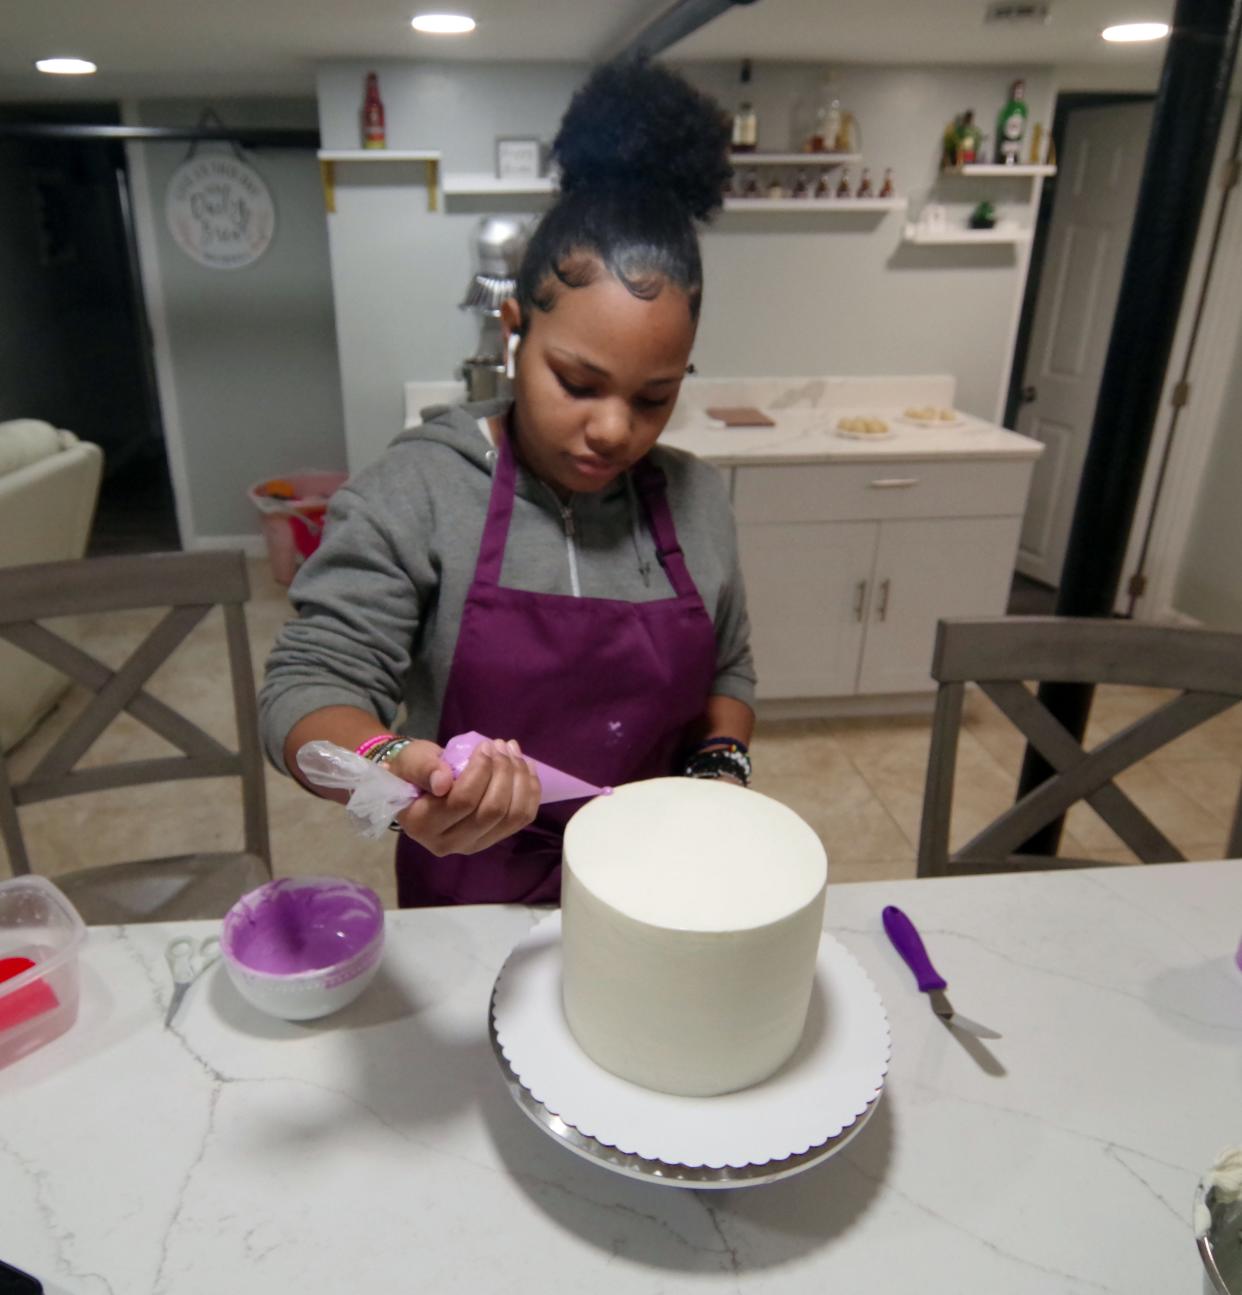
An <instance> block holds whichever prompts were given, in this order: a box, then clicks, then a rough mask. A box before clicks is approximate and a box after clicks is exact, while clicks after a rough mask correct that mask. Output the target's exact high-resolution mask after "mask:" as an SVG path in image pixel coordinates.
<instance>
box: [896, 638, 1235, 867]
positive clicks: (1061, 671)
mask: <svg viewBox="0 0 1242 1295" xmlns="http://www.w3.org/2000/svg"><path fill="white" fill-rule="evenodd" d="M932 677H933V678H935V679H936V680H937V681H938V682H939V685H940V688H939V692H938V693H937V696H936V711H935V717H934V720H933V723H932V745H931V754H930V757H929V760H928V767H927V787H926V794H925V796H924V800H923V824H922V831H921V833H920V837H919V865H918V875H919V876H920V877H938V876H944V875H946V874H949V873H975V872H1013V871H1019V870H1025V869H1038V868H1074V867H1087V866H1090V864H1091V860H1089V859H1081V860H1079V859H1062V858H1044V857H1040V856H1032V855H1021V854H1018V853H1016V851H1017V850H1019V848H1020V847H1021V846H1022V844H1023V843H1024V842H1025V841H1027V840H1029V838H1030V837H1031V835H1032V834H1033V833H1035V832H1037V831H1038V830H1039V829H1040V828H1042V827H1044V826H1045V825H1046V824H1048V823H1050V822H1052V821H1053V820H1054V819H1056V818H1058V817H1059V816H1060V815H1061V814H1063V813H1064V812H1065V811H1066V810H1067V809H1069V808H1070V806H1071V805H1073V804H1075V803H1076V802H1077V801H1080V800H1085V801H1086V802H1087V803H1088V804H1089V805H1091V807H1092V808H1093V809H1095V810H1096V812H1097V813H1098V814H1099V815H1100V817H1101V818H1103V819H1104V821H1105V822H1106V823H1107V824H1108V825H1109V827H1111V828H1112V829H1113V831H1114V832H1116V833H1117V835H1118V836H1119V837H1120V838H1121V839H1122V841H1124V842H1125V844H1126V845H1127V846H1128V847H1129V848H1130V849H1131V850H1133V851H1134V853H1135V854H1136V855H1137V856H1138V857H1139V859H1141V860H1142V861H1143V862H1144V863H1166V862H1173V861H1180V860H1182V858H1183V856H1182V854H1181V852H1180V851H1179V850H1178V849H1177V847H1176V846H1175V845H1174V844H1173V843H1172V842H1171V841H1170V840H1169V839H1168V838H1167V837H1166V836H1165V835H1164V833H1163V832H1161V831H1160V829H1159V828H1158V827H1156V825H1155V824H1154V823H1153V822H1152V821H1151V820H1150V819H1149V818H1148V817H1147V815H1146V814H1144V813H1143V812H1142V810H1140V809H1139V808H1138V806H1137V805H1135V804H1134V802H1133V801H1132V800H1131V799H1130V798H1129V797H1128V796H1127V795H1126V794H1125V792H1123V791H1122V790H1121V789H1120V788H1119V787H1118V786H1117V784H1116V783H1115V782H1114V781H1113V779H1114V778H1115V777H1116V776H1117V775H1118V774H1119V773H1121V772H1122V771H1123V770H1125V769H1128V768H1130V767H1131V766H1132V765H1134V764H1137V763H1138V762H1139V761H1140V760H1142V759H1144V758H1145V757H1147V756H1149V755H1150V754H1151V753H1152V752H1153V751H1156V750H1158V749H1159V748H1160V747H1162V746H1165V745H1167V744H1168V743H1169V742H1172V741H1173V740H1174V739H1176V738H1178V737H1181V736H1182V734H1183V733H1186V732H1188V731H1189V730H1190V729H1192V728H1195V727H1196V726H1197V725H1199V724H1202V723H1203V722H1204V721H1205V720H1209V719H1211V718H1212V717H1213V716H1214V715H1219V714H1220V713H1221V712H1222V711H1225V710H1228V709H1229V708H1230V707H1231V706H1234V705H1236V704H1237V702H1238V701H1239V700H1242V634H1229V633H1223V632H1218V631H1213V630H1200V629H1179V628H1172V627H1168V626H1162V625H1148V624H1139V623H1135V622H1131V621H1119V620H1075V619H1065V618H1061V617H1055V616H1012V617H998V618H996V619H988V620H948V621H941V622H940V625H939V628H938V630H937V634H936V648H935V653H934V659H933V663H932ZM1027 681H1033V682H1035V683H1042V682H1045V681H1055V682H1064V683H1090V684H1126V685H1131V686H1141V687H1149V688H1166V689H1168V688H1172V689H1177V690H1178V691H1179V694H1180V695H1179V696H1177V697H1174V698H1172V699H1171V700H1170V701H1168V702H1166V703H1165V704H1164V705H1161V706H1158V707H1157V708H1156V709H1155V710H1153V711H1152V712H1151V713H1150V714H1148V715H1145V716H1143V718H1142V719H1139V720H1136V721H1135V722H1134V723H1133V724H1131V725H1129V727H1127V728H1126V729H1124V730H1123V731H1122V732H1120V733H1117V734H1116V735H1114V736H1113V737H1110V738H1108V739H1107V740H1105V741H1103V742H1101V743H1100V744H1099V745H1098V746H1096V747H1094V748H1093V749H1092V750H1090V751H1085V750H1084V749H1083V747H1082V746H1081V745H1080V744H1079V743H1078V742H1077V741H1075V739H1074V738H1073V737H1071V736H1070V734H1069V732H1068V731H1067V730H1066V729H1065V728H1064V726H1063V725H1062V724H1060V723H1059V722H1058V721H1057V720H1056V718H1055V717H1054V716H1053V715H1052V714H1051V713H1050V712H1049V711H1048V709H1047V708H1046V707H1045V706H1044V705H1043V704H1042V703H1041V702H1040V701H1039V700H1038V699H1037V697H1036V696H1035V694H1034V692H1033V691H1032V690H1031V688H1029V687H1028V686H1027ZM967 683H977V684H978V685H979V687H980V688H981V689H982V690H983V692H984V693H985V694H986V695H987V696H988V697H989V698H991V700H992V701H993V702H994V703H995V704H996V705H997V706H998V707H999V708H1000V710H1001V711H1003V712H1004V714H1005V715H1006V716H1007V717H1008V718H1009V719H1010V720H1011V721H1012V722H1013V724H1014V725H1015V726H1016V727H1017V728H1018V729H1019V730H1020V731H1021V732H1022V734H1023V735H1024V736H1025V737H1026V738H1027V739H1028V741H1029V742H1030V743H1031V744H1032V745H1033V746H1034V747H1035V748H1036V749H1037V750H1038V751H1039V752H1040V754H1041V755H1043V757H1044V758H1045V759H1046V760H1047V761H1048V763H1049V764H1050V765H1051V766H1052V767H1053V769H1054V770H1056V773H1055V774H1054V776H1053V777H1051V778H1050V779H1049V780H1048V781H1047V782H1045V783H1043V784H1042V785H1041V786H1039V787H1037V788H1036V789H1035V790H1034V791H1032V792H1030V793H1029V794H1028V795H1026V796H1024V797H1023V798H1022V799H1021V800H1020V801H1018V802H1017V804H1015V805H1013V806H1012V807H1011V808H1010V809H1008V810H1006V811H1005V813H1003V814H1002V815H1001V816H1000V817H999V818H997V819H996V820H995V821H994V822H993V823H992V824H990V825H989V826H988V827H987V828H985V829H984V830H983V831H982V832H980V833H979V834H978V835H977V836H975V837H974V838H973V840H971V841H969V842H967V844H966V845H964V846H963V847H962V848H961V849H960V850H958V851H957V852H956V853H955V854H953V855H951V856H950V854H949V850H948V843H949V817H950V808H951V804H952V798H953V778H954V766H955V764H956V760H957V742H958V733H959V732H960V730H961V724H962V703H963V701H964V698H965V690H966V685H967ZM1224 853H1225V856H1226V857H1230V858H1233V857H1236V856H1238V855H1242V796H1240V797H1239V800H1238V804H1237V808H1236V810H1235V813H1234V818H1233V825H1232V827H1231V829H1230V832H1229V839H1228V841H1227V842H1226V844H1225V848H1224Z"/></svg>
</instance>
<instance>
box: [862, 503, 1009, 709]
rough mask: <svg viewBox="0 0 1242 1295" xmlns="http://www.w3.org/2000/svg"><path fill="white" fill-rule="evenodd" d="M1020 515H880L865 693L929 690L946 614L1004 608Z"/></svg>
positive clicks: (979, 613)
mask: <svg viewBox="0 0 1242 1295" xmlns="http://www.w3.org/2000/svg"><path fill="white" fill-rule="evenodd" d="M1020 525H1021V523H1020V521H1019V520H1018V518H1016V517H971V518H966V519H964V520H960V521H959V520H956V519H951V518H942V519H937V520H929V521H916V522H882V523H881V524H880V543H879V548H878V549H877V551H876V560H875V577H874V579H875V590H874V593H873V594H872V596H871V606H870V615H869V618H868V622H867V639H866V642H865V643H864V644H863V657H862V670H861V671H860V672H859V676H858V691H859V692H860V693H896V692H926V691H928V690H929V689H931V688H934V687H935V686H936V685H935V682H934V680H933V679H932V677H931V663H932V648H933V647H934V646H935V643H936V622H937V621H938V620H940V618H941V617H942V616H1003V615H1004V613H1005V605H1006V603H1007V602H1008V599H1009V585H1010V583H1011V581H1012V579H1013V566H1012V562H1011V555H1012V553H1013V548H1014V544H1015V542H1016V541H1017V538H1018V536H1017V532H1018V527H1019V526H1020Z"/></svg>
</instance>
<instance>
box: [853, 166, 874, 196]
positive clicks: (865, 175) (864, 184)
mask: <svg viewBox="0 0 1242 1295" xmlns="http://www.w3.org/2000/svg"><path fill="white" fill-rule="evenodd" d="M854 196H855V197H856V198H871V197H873V196H874V195H873V194H872V192H871V168H870V167H869V166H864V167H863V169H862V178H861V179H860V180H859V181H858V192H857V193H856V194H855V195H854Z"/></svg>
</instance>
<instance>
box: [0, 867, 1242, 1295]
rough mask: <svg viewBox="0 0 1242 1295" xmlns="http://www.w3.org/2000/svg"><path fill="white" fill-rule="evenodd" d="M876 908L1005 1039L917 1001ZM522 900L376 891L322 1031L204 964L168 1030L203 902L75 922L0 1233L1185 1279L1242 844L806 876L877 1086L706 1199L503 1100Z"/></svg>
mask: <svg viewBox="0 0 1242 1295" xmlns="http://www.w3.org/2000/svg"><path fill="white" fill-rule="evenodd" d="M890 903H896V904H899V905H901V907H903V908H904V909H905V910H906V911H907V912H908V913H909V914H910V916H911V917H912V918H913V919H914V920H915V921H916V922H917V923H918V924H919V926H920V928H921V930H922V932H923V934H924V937H925V939H926V941H927V945H928V948H929V951H930V953H931V955H932V957H933V959H934V960H935V962H936V963H937V964H938V966H939V968H940V970H941V972H942V973H943V974H944V975H945V976H946V977H947V978H948V981H949V992H950V995H951V997H952V999H953V1002H954V1005H955V1006H956V1007H957V1009H958V1010H959V1011H960V1012H962V1013H964V1014H965V1015H968V1016H970V1017H972V1018H974V1019H975V1020H976V1021H979V1022H982V1023H985V1024H987V1025H988V1026H990V1027H992V1028H993V1029H996V1030H999V1031H1000V1032H1001V1034H1002V1036H1003V1037H1002V1038H1000V1039H999V1040H995V1041H992V1042H990V1043H988V1044H986V1045H983V1044H980V1043H969V1044H968V1043H967V1042H966V1041H963V1039H962V1038H961V1037H959V1036H958V1035H956V1034H955V1033H952V1032H950V1031H949V1030H947V1029H946V1028H945V1027H944V1025H942V1024H941V1022H940V1021H939V1020H938V1019H936V1018H934V1017H933V1016H932V1013H931V1011H930V1009H929V1007H928V1004H927V1001H926V1000H925V998H924V997H923V996H922V995H921V994H919V993H918V992H917V991H916V989H915V986H914V982H913V979H912V977H911V975H910V973H909V972H908V971H907V970H906V968H905V966H904V964H903V963H901V962H900V961H899V959H898V957H897V955H896V953H895V952H894V951H893V950H892V948H891V947H890V946H889V944H888V942H887V940H886V938H885V936H884V934H883V931H882V928H881V924H880V911H881V909H882V907H883V906H884V905H885V904H890ZM538 916H539V915H538V914H536V913H534V912H532V911H530V910H527V909H523V908H500V907H495V908H492V907H477V908H461V909H438V910H437V909H432V910H423V911H408V912H401V913H392V914H389V916H388V947H387V949H386V952H385V960H384V963H383V966H382V967H381V969H380V974H379V977H378V979H377V980H376V981H375V982H374V983H373V984H372V985H371V987H370V988H369V989H368V990H367V992H366V993H365V994H364V995H363V997H362V998H361V999H360V1000H359V1001H358V1002H357V1003H355V1004H353V1005H352V1006H351V1007H350V1008H348V1009H346V1010H345V1011H344V1012H342V1013H341V1014H340V1015H339V1016H337V1017H335V1018H330V1019H328V1020H326V1021H323V1022H320V1023H317V1024H310V1025H289V1024H283V1023H280V1022H276V1021H272V1020H269V1019H267V1018H264V1017H262V1016H259V1015H257V1014H256V1013H255V1012H254V1011H253V1010H252V1009H250V1008H249V1007H248V1006H246V1004H245V1003H243V1002H242V1001H241V1000H240V999H239V998H238V997H237V995H236V994H235V993H234V991H233V990H232V988H231V985H230V984H229V982H228V980H227V978H226V977H225V976H224V974H223V972H222V969H221V968H220V967H219V966H216V967H214V968H212V969H211V970H210V971H209V972H208V973H207V974H206V976H205V978H204V979H203V980H202V981H200V982H199V983H198V984H196V985H195V986H194V987H193V988H192V990H191V991H190V994H189V996H188V998H187V999H186V1001H185V1003H184V1005H183V1008H182V1014H181V1016H180V1018H179V1020H178V1024H177V1028H176V1029H175V1030H173V1031H168V1030H165V1029H164V1027H163V1016H164V1009H165V1006H166V1004H167V1001H168V994H169V989H170V983H169V975H168V970H167V967H166V966H165V963H164V957H163V951H164V946H165V943H166V941H167V940H168V939H169V938H170V937H171V936H172V935H174V934H183V933H206V932H207V931H208V930H210V929H211V926H210V924H208V923H192V924H183V925H179V926H131V927H123V928H97V929H93V930H92V931H91V932H90V937H89V941H88V944H87V946H86V949H85V952H84V996H83V1003H82V1011H81V1016H80V1019H79V1021H78V1023H77V1024H76V1025H75V1026H74V1027H73V1029H72V1030H71V1031H70V1032H69V1033H68V1034H66V1035H64V1036H63V1037H61V1038H60V1039H58V1040H56V1041H54V1042H52V1043H50V1044H48V1045H47V1046H45V1047H44V1048H43V1049H42V1050H40V1051H38V1052H34V1053H32V1054H30V1055H29V1056H27V1057H25V1058H24V1059H23V1060H21V1061H19V1062H17V1063H15V1064H14V1065H12V1066H10V1067H8V1068H7V1069H4V1070H0V1202H3V1209H2V1210H0V1258H3V1259H4V1260H6V1261H8V1262H10V1263H14V1264H17V1265H18V1266H20V1267H23V1268H25V1269H27V1270H30V1271H32V1272H34V1273H35V1274H36V1275H37V1276H39V1277H41V1278H43V1279H44V1280H45V1282H46V1283H47V1289H48V1290H49V1291H51V1292H53V1295H65V1293H66V1292H68V1293H69V1295H220V1292H229V1295H288V1293H291V1292H298V1293H299V1295H341V1293H342V1292H359V1295H361V1293H362V1292H370V1291H376V1292H384V1293H385V1295H388V1293H390V1292H391V1293H395V1292H407V1291H408V1292H420V1293H421V1292H427V1293H433V1292H434V1293H438V1292H450V1291H452V1292H469V1293H470V1295H490V1293H491V1292H497V1293H500V1292H504V1293H506V1295H527V1293H529V1295H554V1293H559V1292H567V1293H568V1292H572V1293H574V1295H577V1293H578V1292H584V1291H585V1292H592V1293H593V1295H609V1293H611V1292H617V1295H635V1293H636V1292H644V1293H648V1292H649V1293H650V1295H655V1293H656V1292H665V1293H670V1295H671V1293H674V1292H677V1293H680V1292H686V1293H690V1292H702V1291H716V1290H719V1291H755V1292H760V1291H762V1292H774V1293H775V1292H790V1293H793V1292H799V1293H801V1292H805V1293H806V1295H824V1292H843V1293H848V1295H908V1292H911V1291H920V1292H927V1293H928V1295H999V1293H1003V1295H1080V1293H1081V1295H1086V1293H1087V1292H1101V1291H1103V1292H1117V1295H1139V1293H1148V1292H1150V1293H1151V1295H1200V1292H1201V1291H1202V1290H1203V1286H1202V1275H1201V1270H1200V1266H1199V1259H1198V1255H1197V1254H1196V1251H1195V1246H1194V1239H1193V1236H1192V1232H1191V1205H1192V1198H1193V1189H1194V1185H1195V1181H1196V1178H1197V1177H1198V1175H1199V1173H1200V1172H1201V1171H1202V1170H1204V1169H1205V1168H1207V1167H1208V1166H1209V1165H1210V1164H1211V1162H1212V1161H1213V1160H1214V1158H1215V1156H1216V1154H1217V1153H1218V1152H1219V1151H1220V1150H1221V1149H1222V1148H1223V1147H1224V1146H1226V1145H1228V1144H1230V1143H1238V1142H1242V1102H1240V1101H1239V1091H1240V1090H1239V1058H1240V1057H1242V974H1240V973H1239V972H1238V969H1237V967H1236V966H1235V965H1234V962H1233V955H1234V952H1235V950H1236V948H1237V944H1238V937H1239V934H1242V861H1232V862H1224V863H1187V864H1170V865H1164V866H1152V867H1146V868H1142V867H1130V868H1110V869H1094V870H1091V871H1084V872H1076V873H1045V874H1042V875H1040V874H1035V875H1026V876H1001V877H982V878H957V879H951V880H939V881H905V882H891V883H868V884H863V885H852V886H839V887H834V888H830V890H829V895H828V907H827V918H826V926H827V928H828V929H829V930H830V931H831V932H833V933H834V934H835V935H836V936H837V937H838V938H839V939H840V940H841V941H842V942H843V943H844V944H845V945H846V946H848V948H849V949H850V950H851V951H852V952H853V953H854V954H855V956H856V957H857V958H858V959H859V961H860V962H861V963H862V965H863V966H864V968H865V969H866V971H867V973H868V974H869V975H870V976H871V978H872V979H873V980H874V981H875V983H876V985H877V986H878V987H879V990H880V992H881V994H882V995H883V998H884V1001H885V1003H886V1006H887V1010H888V1014H889V1018H890V1022H891V1025H892V1034H893V1057H892V1065H891V1068H890V1070H889V1073H888V1077H887V1081H886V1086H885V1091H884V1095H883V1097H882V1098H881V1100H880V1103H879V1106H878V1108H877V1110H876V1112H875V1114H874V1115H873V1116H872V1118H871V1120H870V1121H869V1123H868V1124H867V1126H866V1127H865V1128H864V1129H863V1130H862V1131H861V1132H860V1133H859V1134H858V1135H857V1137H856V1138H855V1139H854V1140H853V1141H852V1142H850V1143H849V1144H848V1145H847V1146H846V1147H845V1148H844V1149H843V1150H842V1151H841V1152H840V1153H839V1154H838V1155H837V1156H835V1157H833V1158H832V1159H830V1160H828V1161H826V1162H825V1163H823V1164H821V1165H819V1166H817V1167H815V1168H813V1169H810V1170H807V1171H806V1172H805V1173H803V1174H800V1175H798V1176H796V1177H793V1178H789V1179H786V1180H784V1181H780V1182H776V1183H772V1184H769V1185H767V1186H758V1187H751V1188H746V1189H741V1190H736V1191H724V1192H721V1191H711V1192H696V1191H691V1190H684V1189H677V1188H670V1187H666V1186H664V1187H662V1186H653V1185H648V1184H646V1183H643V1182H637V1181H634V1180H632V1179H629V1178H624V1177H621V1176H619V1175H617V1174H614V1173H612V1172H610V1171H609V1170H607V1169H604V1168H602V1167H598V1166H596V1165H594V1164H592V1163H588V1162H586V1161H584V1160H581V1159H579V1158H578V1157H576V1156H575V1155H573V1154H572V1153H571V1152H569V1151H567V1150H565V1149H563V1148H562V1147H561V1146H559V1145H557V1144H556V1143H554V1142H553V1141H552V1140H551V1139H550V1138H549V1137H548V1136H547V1135H546V1134H544V1133H543V1132H541V1131H540V1130H539V1129H537V1128H536V1127H535V1126H534V1125H533V1124H532V1123H531V1122H530V1121H529V1120H528V1119H527V1117H526V1116H525V1115H524V1114H523V1113H522V1112H521V1111H519V1110H518V1108H517V1106H516V1105H515V1103H514V1102H513V1101H512V1099H511V1097H510V1095H509V1093H508V1092H507V1090H506V1087H505V1084H504V1082H503V1080H502V1077H501V1074H500V1072H499V1070H498V1068H497V1064H496V1060H495V1058H494V1056H493V1055H492V1052H491V1049H490V1046H489V1042H488V1033H487V1015H488V1002H489V998H490V995H491V991H492V985H493V982H494V980H495V977H496V973H497V971H498V969H499V968H500V966H501V964H502V962H503V960H504V958H505V956H506V954H507V952H508V950H509V949H510V947H511V946H512V945H513V944H514V943H515V942H516V941H517V940H518V939H520V938H521V937H522V936H523V935H524V934H525V933H526V932H527V931H528V930H529V929H530V926H531V924H532V922H533V921H535V920H537V918H538ZM985 1047H986V1051H985V1050H984V1049H985Z"/></svg>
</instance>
